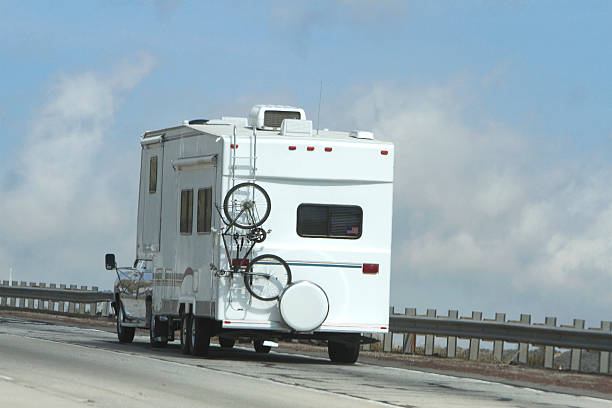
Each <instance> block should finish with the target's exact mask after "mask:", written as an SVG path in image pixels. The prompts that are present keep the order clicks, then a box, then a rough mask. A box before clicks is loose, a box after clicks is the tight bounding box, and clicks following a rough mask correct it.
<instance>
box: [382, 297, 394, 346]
mask: <svg viewBox="0 0 612 408" xmlns="http://www.w3.org/2000/svg"><path fill="white" fill-rule="evenodd" d="M394 314H395V308H394V307H393V306H391V307H390V308H389V315H394ZM391 350H393V333H391V331H389V332H388V333H385V334H384V336H383V351H384V352H385V353H390V352H391Z"/></svg>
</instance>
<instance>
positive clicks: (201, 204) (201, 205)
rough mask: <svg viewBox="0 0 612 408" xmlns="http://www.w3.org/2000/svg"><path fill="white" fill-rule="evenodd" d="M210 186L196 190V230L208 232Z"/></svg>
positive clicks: (210, 203) (210, 209)
mask: <svg viewBox="0 0 612 408" xmlns="http://www.w3.org/2000/svg"><path fill="white" fill-rule="evenodd" d="M211 216H212V188H202V189H200V190H198V232H200V233H202V232H210V220H211Z"/></svg>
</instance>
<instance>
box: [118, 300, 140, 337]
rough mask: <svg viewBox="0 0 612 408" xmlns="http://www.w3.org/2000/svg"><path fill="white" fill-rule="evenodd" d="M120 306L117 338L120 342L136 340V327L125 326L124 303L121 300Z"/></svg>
mask: <svg viewBox="0 0 612 408" xmlns="http://www.w3.org/2000/svg"><path fill="white" fill-rule="evenodd" d="M118 303H119V307H118V308H117V338H118V339H119V343H131V342H132V341H133V340H134V334H135V333H136V328H135V327H125V326H123V325H122V323H123V321H124V318H125V316H124V313H123V303H121V300H119V301H118Z"/></svg>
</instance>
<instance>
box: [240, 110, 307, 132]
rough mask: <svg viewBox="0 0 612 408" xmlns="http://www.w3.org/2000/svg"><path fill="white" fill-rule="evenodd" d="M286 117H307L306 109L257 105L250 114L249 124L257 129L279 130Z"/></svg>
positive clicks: (299, 118) (301, 118) (302, 118)
mask: <svg viewBox="0 0 612 408" xmlns="http://www.w3.org/2000/svg"><path fill="white" fill-rule="evenodd" d="M285 119H298V120H304V119H306V114H305V113H304V109H300V108H294V107H292V106H279V105H255V106H253V109H251V113H250V114H249V125H250V126H253V127H255V128H256V129H263V130H279V129H280V127H281V125H282V123H283V120H285Z"/></svg>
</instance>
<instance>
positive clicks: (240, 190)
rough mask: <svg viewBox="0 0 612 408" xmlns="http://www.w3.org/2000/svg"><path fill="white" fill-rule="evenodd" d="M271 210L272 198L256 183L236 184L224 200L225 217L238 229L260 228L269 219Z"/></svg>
mask: <svg viewBox="0 0 612 408" xmlns="http://www.w3.org/2000/svg"><path fill="white" fill-rule="evenodd" d="M270 209H271V204H270V196H269V195H268V193H267V192H266V190H264V189H263V188H262V187H260V186H259V185H257V184H255V183H240V184H236V185H235V186H234V187H232V188H231V189H230V190H229V191H228V192H227V194H226V195H225V199H224V200H223V212H224V213H225V217H226V218H227V219H228V221H229V223H230V225H235V226H237V227H238V228H244V229H249V228H255V227H259V226H260V225H261V224H263V223H264V221H266V220H267V219H268V216H269V215H270Z"/></svg>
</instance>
